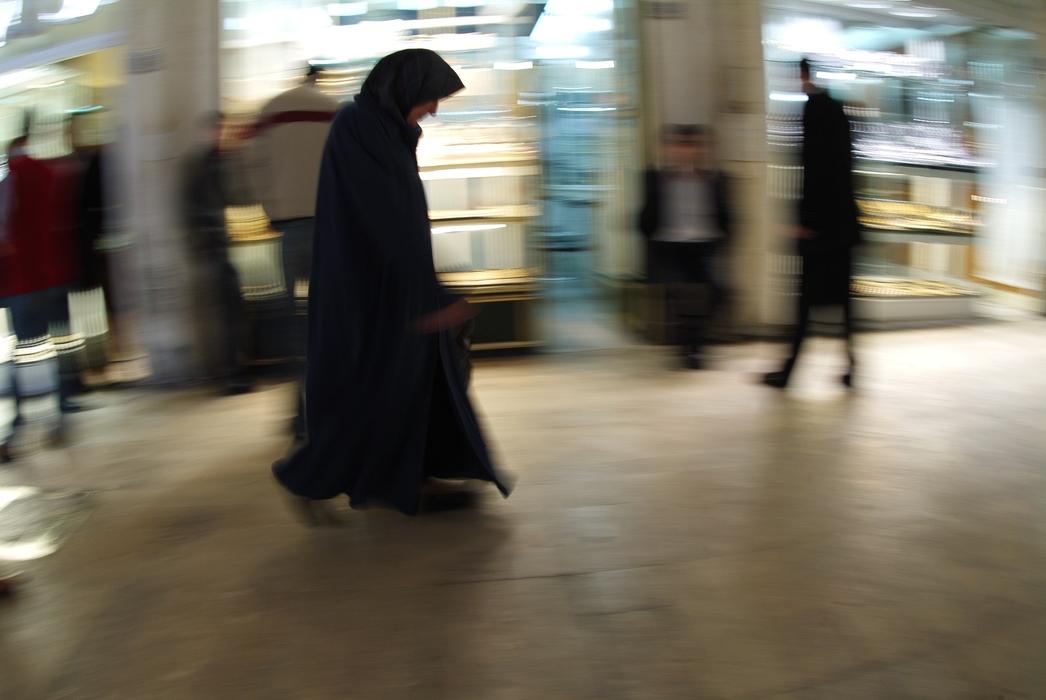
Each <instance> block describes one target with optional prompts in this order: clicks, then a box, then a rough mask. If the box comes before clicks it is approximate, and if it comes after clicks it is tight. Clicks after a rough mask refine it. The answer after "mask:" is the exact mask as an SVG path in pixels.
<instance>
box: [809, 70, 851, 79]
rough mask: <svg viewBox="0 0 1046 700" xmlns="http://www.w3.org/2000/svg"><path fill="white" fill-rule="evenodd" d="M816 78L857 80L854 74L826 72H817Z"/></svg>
mask: <svg viewBox="0 0 1046 700" xmlns="http://www.w3.org/2000/svg"><path fill="white" fill-rule="evenodd" d="M817 77H818V78H820V79H821V80H857V74H856V73H829V72H826V71H821V70H819V71H817Z"/></svg>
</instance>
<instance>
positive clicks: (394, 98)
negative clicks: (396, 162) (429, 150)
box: [356, 49, 465, 131]
mask: <svg viewBox="0 0 1046 700" xmlns="http://www.w3.org/2000/svg"><path fill="white" fill-rule="evenodd" d="M464 88H465V84H464V83H462V82H461V78H459V77H458V74H457V73H455V72H454V69H453V68H451V67H450V65H449V64H448V63H447V62H446V61H444V60H443V59H442V58H440V55H439V54H438V53H436V52H435V51H429V50H428V49H406V50H404V51H397V52H396V53H392V54H389V55H388V56H386V57H385V58H383V59H381V60H380V61H378V64H377V65H376V66H374V69H373V70H371V72H370V75H368V76H367V79H366V80H365V81H364V82H363V89H362V90H361V91H360V97H357V98H356V99H357V101H358V102H363V103H364V104H366V103H367V102H372V103H374V104H375V105H377V106H378V107H380V108H381V109H383V110H385V111H387V112H389V113H390V114H392V115H393V117H394V118H395V119H396V121H397V122H398V123H400V124H401V125H402V126H403V128H404V129H406V130H408V131H417V129H416V128H415V127H410V126H408V124H407V115H408V114H410V110H412V109H413V108H414V107H417V106H418V105H420V104H424V103H426V102H431V101H432V100H442V99H443V98H445V97H450V96H451V95H453V94H454V93H456V92H458V91H459V90H463V89H464ZM361 97H362V98H363V99H362V100H361V99H360V98H361Z"/></svg>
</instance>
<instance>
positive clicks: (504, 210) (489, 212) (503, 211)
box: [429, 204, 541, 221]
mask: <svg viewBox="0 0 1046 700" xmlns="http://www.w3.org/2000/svg"><path fill="white" fill-rule="evenodd" d="M540 213H541V210H540V209H539V208H538V207H536V206H533V205H531V204H515V205H510V206H505V207H485V208H482V209H444V210H437V211H430V212H429V219H430V220H432V221H474V220H477V219H502V220H506V219H507V220H515V221H524V220H526V219H531V218H533V217H535V216H538V215H539V214H540Z"/></svg>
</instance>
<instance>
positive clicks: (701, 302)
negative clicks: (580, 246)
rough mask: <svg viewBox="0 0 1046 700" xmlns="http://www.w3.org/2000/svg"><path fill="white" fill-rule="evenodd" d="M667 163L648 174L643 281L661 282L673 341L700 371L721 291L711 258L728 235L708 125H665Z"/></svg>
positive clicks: (722, 180)
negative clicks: (707, 331) (712, 165)
mask: <svg viewBox="0 0 1046 700" xmlns="http://www.w3.org/2000/svg"><path fill="white" fill-rule="evenodd" d="M663 139H664V142H663V149H664V157H665V162H666V165H665V167H664V168H662V169H660V170H649V171H647V173H646V200H645V204H644V206H643V210H642V212H641V213H640V215H639V229H640V230H641V231H642V232H643V235H644V236H646V238H647V279H648V281H649V282H651V283H654V284H662V285H664V288H665V315H666V317H667V321H668V324H669V337H670V339H671V342H673V343H675V344H677V345H679V346H680V347H681V348H682V351H683V354H684V356H685V357H686V363H687V366H688V367H690V368H691V369H699V368H700V367H701V366H702V365H703V362H704V358H703V355H702V348H703V346H704V341H705V337H704V336H705V325H706V323H707V320H708V319H709V318H710V317H711V315H712V313H713V312H714V310H715V308H716V306H717V305H718V303H719V302H720V301H721V300H722V299H723V298H724V296H725V295H726V291H727V290H726V289H725V285H724V284H723V281H722V279H721V275H718V274H716V271H715V270H714V269H713V261H714V260H715V258H716V255H717V254H718V253H719V252H720V251H721V250H722V248H723V244H724V243H725V242H726V241H727V239H728V238H729V235H730V210H729V207H728V203H727V182H726V177H725V176H724V175H723V174H722V173H721V172H718V171H716V170H712V169H711V168H710V167H709V148H708V146H709V144H708V130H707V129H706V128H705V127H703V126H699V125H672V126H668V127H666V128H665V131H664V135H663Z"/></svg>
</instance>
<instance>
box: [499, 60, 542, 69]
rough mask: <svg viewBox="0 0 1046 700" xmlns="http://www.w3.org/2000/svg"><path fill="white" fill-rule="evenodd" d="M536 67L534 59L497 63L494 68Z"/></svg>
mask: <svg viewBox="0 0 1046 700" xmlns="http://www.w3.org/2000/svg"><path fill="white" fill-rule="evenodd" d="M533 67H534V62H533V61H515V62H512V63H495V64H494V70H530V69H531V68H533Z"/></svg>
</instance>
